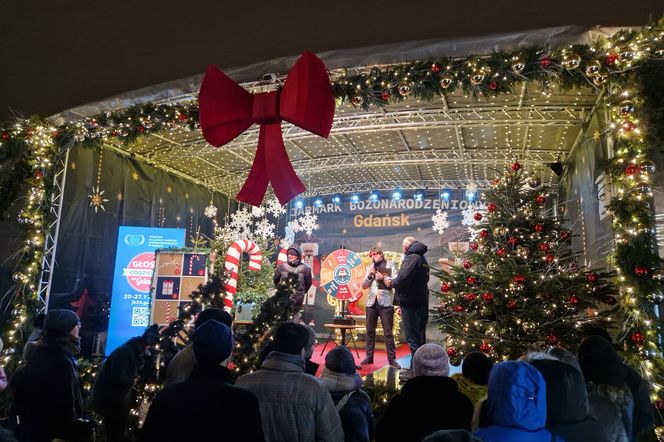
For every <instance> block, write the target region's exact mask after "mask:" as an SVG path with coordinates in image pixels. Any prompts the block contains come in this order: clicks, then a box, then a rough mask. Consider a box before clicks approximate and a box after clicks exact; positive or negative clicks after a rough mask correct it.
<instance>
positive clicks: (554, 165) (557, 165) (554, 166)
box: [549, 161, 563, 176]
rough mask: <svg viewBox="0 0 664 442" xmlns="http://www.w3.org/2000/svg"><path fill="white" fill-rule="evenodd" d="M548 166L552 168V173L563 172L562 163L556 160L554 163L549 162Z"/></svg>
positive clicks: (559, 173)
mask: <svg viewBox="0 0 664 442" xmlns="http://www.w3.org/2000/svg"><path fill="white" fill-rule="evenodd" d="M549 167H550V168H551V170H553V173H555V174H556V175H558V176H560V175H562V174H563V163H561V162H560V161H556V162H555V163H549Z"/></svg>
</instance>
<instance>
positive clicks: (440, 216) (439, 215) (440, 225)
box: [431, 209, 450, 235]
mask: <svg viewBox="0 0 664 442" xmlns="http://www.w3.org/2000/svg"><path fill="white" fill-rule="evenodd" d="M431 221H433V230H434V231H435V232H438V233H439V234H440V235H442V234H443V232H444V231H445V229H447V228H448V227H449V226H450V222H449V221H448V220H447V212H443V211H442V210H440V209H438V210H436V214H435V215H433V216H432V217H431Z"/></svg>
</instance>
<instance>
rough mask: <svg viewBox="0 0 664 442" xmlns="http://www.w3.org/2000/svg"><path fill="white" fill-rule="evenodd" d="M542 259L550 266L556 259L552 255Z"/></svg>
mask: <svg viewBox="0 0 664 442" xmlns="http://www.w3.org/2000/svg"><path fill="white" fill-rule="evenodd" d="M544 259H546V262H548V263H549V264H551V263H552V262H553V261H555V259H556V257H555V256H553V255H546V256H545V257H544Z"/></svg>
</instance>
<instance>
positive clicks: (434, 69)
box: [431, 63, 440, 74]
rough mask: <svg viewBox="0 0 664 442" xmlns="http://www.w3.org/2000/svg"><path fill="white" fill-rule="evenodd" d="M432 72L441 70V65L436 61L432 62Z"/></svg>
mask: <svg viewBox="0 0 664 442" xmlns="http://www.w3.org/2000/svg"><path fill="white" fill-rule="evenodd" d="M431 72H433V73H434V74H435V73H437V72H440V66H438V65H437V64H436V63H434V64H432V65H431Z"/></svg>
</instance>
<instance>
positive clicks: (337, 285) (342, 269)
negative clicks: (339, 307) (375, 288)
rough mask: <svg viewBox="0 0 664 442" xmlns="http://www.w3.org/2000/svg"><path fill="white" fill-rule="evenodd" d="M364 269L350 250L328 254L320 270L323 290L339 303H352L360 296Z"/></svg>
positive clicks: (360, 259)
mask: <svg viewBox="0 0 664 442" xmlns="http://www.w3.org/2000/svg"><path fill="white" fill-rule="evenodd" d="M364 272H365V268H364V265H363V264H362V258H360V256H359V255H358V254H357V253H355V252H351V251H350V250H346V249H339V250H335V251H334V252H332V253H330V254H329V255H328V256H327V258H326V259H325V261H323V265H322V266H321V270H320V282H321V286H322V287H323V290H325V292H326V293H327V294H328V295H329V296H332V297H334V298H336V299H337V300H339V301H351V302H352V301H354V300H355V299H357V298H358V297H359V296H361V295H362V281H363V280H364Z"/></svg>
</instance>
